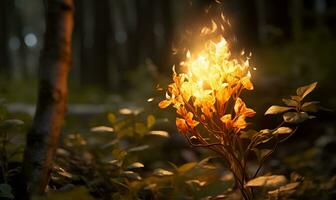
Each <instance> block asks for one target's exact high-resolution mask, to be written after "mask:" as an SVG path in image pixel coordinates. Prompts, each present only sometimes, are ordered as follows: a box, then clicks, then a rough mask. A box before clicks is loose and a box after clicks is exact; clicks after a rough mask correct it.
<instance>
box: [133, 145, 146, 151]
mask: <svg viewBox="0 0 336 200" xmlns="http://www.w3.org/2000/svg"><path fill="white" fill-rule="evenodd" d="M148 148H149V146H148V145H142V146H137V147H133V148H130V149H129V150H128V151H129V152H135V151H143V150H145V149H148Z"/></svg>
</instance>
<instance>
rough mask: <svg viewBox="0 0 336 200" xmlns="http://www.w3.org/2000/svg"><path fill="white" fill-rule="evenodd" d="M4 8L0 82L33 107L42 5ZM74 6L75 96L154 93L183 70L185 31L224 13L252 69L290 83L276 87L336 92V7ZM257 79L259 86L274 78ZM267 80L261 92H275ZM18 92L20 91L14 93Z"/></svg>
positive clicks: (131, 2)
mask: <svg viewBox="0 0 336 200" xmlns="http://www.w3.org/2000/svg"><path fill="white" fill-rule="evenodd" d="M0 4H1V6H0V8H1V21H0V30H1V31H0V34H1V35H0V42H1V47H0V51H1V53H0V56H1V57H0V70H1V80H2V81H3V82H4V83H9V82H8V81H10V83H11V84H6V85H4V84H2V85H3V86H4V87H2V89H1V90H2V94H4V95H5V97H6V98H7V99H8V100H13V101H25V100H26V99H27V100H28V101H29V100H30V101H32V100H33V99H34V95H33V94H34V92H33V91H34V90H32V89H31V88H34V86H35V82H36V81H35V80H36V76H37V65H38V55H39V52H40V49H41V46H42V44H43V33H44V29H45V27H44V6H43V1H24V0H15V1H13V0H1V2H0ZM75 4H76V5H75V6H76V10H75V25H74V26H75V27H74V34H73V62H72V67H71V78H70V82H71V88H72V90H71V91H72V92H71V94H76V93H77V92H76V91H78V89H82V88H88V89H89V90H90V89H98V91H99V90H100V91H103V92H102V93H105V94H113V93H114V94H116V93H118V94H119V93H122V94H125V93H127V92H128V91H132V92H134V91H143V90H145V91H147V92H148V91H150V90H151V89H152V88H150V87H151V86H152V85H153V84H152V83H158V82H160V81H162V79H165V78H167V77H169V74H170V72H171V66H172V65H173V64H174V63H178V61H177V60H178V57H177V56H175V57H174V56H172V49H174V48H177V47H181V42H180V41H182V40H183V37H185V35H186V32H187V31H192V30H193V28H195V27H200V26H202V25H205V23H208V22H209V21H207V19H209V18H212V17H213V16H216V15H218V14H219V10H220V12H223V13H224V15H225V16H226V17H227V18H228V19H229V20H230V23H231V24H232V30H230V32H232V33H234V34H231V35H230V37H231V38H233V37H235V38H236V40H237V44H238V47H239V49H245V51H247V52H253V55H254V56H253V64H254V66H256V67H257V68H258V69H259V70H261V72H260V73H266V74H267V73H268V72H276V73H277V75H276V76H277V77H279V75H280V76H284V77H286V78H285V79H287V80H286V81H285V79H282V78H281V79H282V80H284V81H278V82H279V84H280V85H281V84H282V83H281V82H283V84H285V85H286V86H292V85H297V82H300V81H301V82H305V81H306V80H312V79H314V80H317V81H319V82H320V83H321V84H322V85H323V87H321V88H324V89H325V91H326V92H327V91H329V89H332V88H331V87H332V85H333V84H332V82H331V81H332V79H333V77H332V74H333V72H334V66H333V65H334V62H333V57H334V52H335V49H334V47H335V45H334V44H335V38H334V35H335V29H336V25H335V18H336V3H335V2H334V1H332V0H294V1H280V0H279V1H278V0H273V1H265V0H254V1H243V0H239V1H223V2H222V3H221V4H218V3H216V2H215V1H211V0H198V1H197V0H194V1H176V0H170V1H168V0H167V1H164V0H160V1H150V0H142V1H136V0H126V1H111V0H104V1H99V2H97V1H90V0H82V1H76V2H75ZM209 10H210V12H208V13H206V11H209ZM202 22H205V23H203V24H202ZM184 45H185V46H186V44H184ZM274 74H275V73H274ZM257 76H258V78H256V81H257V82H258V81H260V82H262V80H261V79H267V78H269V79H272V78H273V77H270V76H272V75H261V74H259V73H258V75H257ZM297 77H300V79H299V80H298V78H297ZM279 79H280V78H279ZM289 80H290V81H289ZM139 81H140V82H141V83H142V84H138V82H139ZM265 81H266V83H262V84H261V87H267V85H269V84H267V81H269V80H265ZM270 81H271V80H270ZM146 86H147V87H149V88H142V90H141V89H140V88H139V87H146ZM27 87H28V88H27ZM18 89H19V90H20V91H21V92H19V93H13V92H12V91H17V90H18ZM139 89H140V90H139ZM87 93H89V92H87ZM135 93H137V92H135ZM132 96H136V94H132ZM89 97H90V96H89ZM92 98H94V97H92ZM70 99H71V97H70ZM75 99H76V98H75ZM79 99H80V98H79ZM102 99H103V98H101V100H102ZM328 101H335V99H334V98H331V99H330V98H328ZM98 102H99V100H98ZM100 102H101V101H100Z"/></svg>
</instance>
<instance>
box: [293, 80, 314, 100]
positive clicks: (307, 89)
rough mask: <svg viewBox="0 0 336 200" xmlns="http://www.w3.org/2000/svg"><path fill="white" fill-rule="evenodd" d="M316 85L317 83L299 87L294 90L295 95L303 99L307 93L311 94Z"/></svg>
mask: <svg viewBox="0 0 336 200" xmlns="http://www.w3.org/2000/svg"><path fill="white" fill-rule="evenodd" d="M316 85H317V82H314V83H312V84H309V85H306V86H303V87H300V88H298V89H297V90H296V94H297V95H298V96H300V97H301V99H303V98H304V97H305V96H307V95H308V94H309V93H311V92H312V91H313V90H314V89H315V87H316Z"/></svg>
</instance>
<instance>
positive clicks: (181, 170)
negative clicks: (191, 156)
mask: <svg viewBox="0 0 336 200" xmlns="http://www.w3.org/2000/svg"><path fill="white" fill-rule="evenodd" d="M196 165H197V163H196V162H190V163H186V164H184V165H182V166H180V167H179V168H178V169H177V171H178V172H179V173H180V174H184V173H186V172H188V171H190V170H192V169H193V168H194V167H195V166H196Z"/></svg>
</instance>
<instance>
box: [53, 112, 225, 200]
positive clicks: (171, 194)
mask: <svg viewBox="0 0 336 200" xmlns="http://www.w3.org/2000/svg"><path fill="white" fill-rule="evenodd" d="M107 119H108V121H109V123H110V124H109V126H96V127H93V128H91V130H90V132H89V133H87V134H78V133H76V134H69V135H67V136H66V137H65V138H64V142H63V145H62V147H61V148H59V149H58V151H57V159H56V166H55V167H54V172H53V173H52V180H51V183H50V187H51V188H54V189H56V190H57V191H68V190H73V189H76V188H78V187H80V186H81V185H85V186H86V188H87V190H88V191H89V192H90V194H91V195H92V196H94V197H96V198H98V199H105V198H112V199H135V198H141V199H147V198H150V199H153V198H154V199H171V198H191V197H197V196H198V197H200V198H201V197H205V196H209V195H211V194H209V193H208V192H207V189H209V188H212V187H214V188H215V189H213V194H216V193H217V194H218V195H220V194H222V193H223V191H225V190H227V189H229V188H230V185H231V184H230V183H229V182H226V183H224V182H223V181H220V180H218V178H217V177H218V174H219V172H218V171H217V170H215V167H213V166H212V165H211V164H210V163H209V161H210V159H211V158H207V159H204V160H202V161H200V162H189V163H185V164H183V165H181V166H176V165H175V164H173V163H170V167H168V166H163V165H161V167H160V166H157V165H153V163H148V165H147V164H146V163H143V162H142V161H141V158H143V155H145V154H151V152H153V151H156V150H155V149H153V150H151V148H153V147H152V146H153V144H152V143H150V141H151V140H147V139H148V138H150V137H155V138H156V140H154V142H157V141H158V140H159V138H163V139H165V138H166V139H168V138H169V134H168V133H167V132H165V131H162V130H155V129H154V127H155V126H154V125H155V123H156V121H157V119H156V118H155V117H154V116H153V115H151V114H149V115H146V114H144V113H143V111H142V109H139V108H123V109H120V110H119V114H116V113H108V114H107ZM106 141H110V142H106ZM218 181H219V182H220V183H221V184H220V185H221V186H219V187H218V184H215V185H211V184H212V183H214V182H218ZM231 183H232V180H231ZM54 195H59V193H48V196H50V199H54V198H53V196H54Z"/></svg>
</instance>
